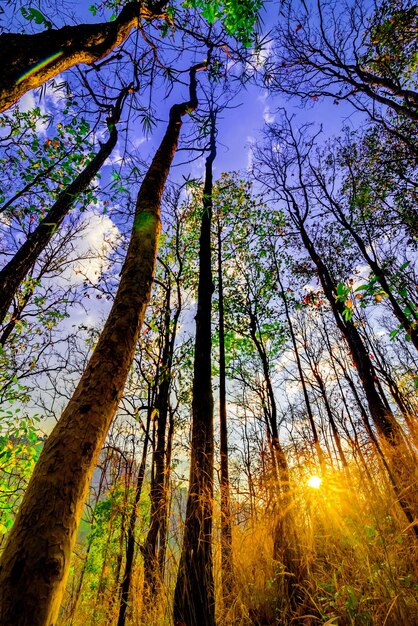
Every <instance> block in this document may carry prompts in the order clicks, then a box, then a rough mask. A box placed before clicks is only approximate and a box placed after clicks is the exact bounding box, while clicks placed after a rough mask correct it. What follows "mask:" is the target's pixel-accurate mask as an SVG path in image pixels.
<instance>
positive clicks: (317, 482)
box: [307, 476, 322, 489]
mask: <svg viewBox="0 0 418 626" xmlns="http://www.w3.org/2000/svg"><path fill="white" fill-rule="evenodd" d="M321 484H322V478H319V476H311V477H310V479H309V480H308V482H307V485H308V487H312V489H319V488H320V486H321Z"/></svg>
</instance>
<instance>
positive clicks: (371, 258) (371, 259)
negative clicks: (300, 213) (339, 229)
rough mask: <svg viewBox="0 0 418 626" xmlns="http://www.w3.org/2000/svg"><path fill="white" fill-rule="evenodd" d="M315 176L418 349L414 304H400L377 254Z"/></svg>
mask: <svg viewBox="0 0 418 626" xmlns="http://www.w3.org/2000/svg"><path fill="white" fill-rule="evenodd" d="M315 176H316V179H317V181H318V182H319V184H320V185H321V187H322V189H323V190H324V192H325V194H326V197H327V199H328V201H329V203H330V205H331V207H332V210H333V213H334V215H335V216H336V218H337V220H338V221H339V222H340V224H341V225H342V226H343V227H344V228H345V229H346V230H347V231H348V232H349V233H350V235H351V236H352V237H353V239H354V241H355V242H356V244H357V246H358V248H359V250H360V252H361V254H362V255H363V258H364V260H365V261H366V263H368V265H369V266H370V269H371V270H372V272H373V273H374V275H375V276H376V278H377V280H378V281H379V284H380V286H381V287H382V289H383V291H385V292H386V294H387V298H388V300H389V302H390V305H391V307H392V311H393V313H394V315H395V316H396V317H397V319H398V321H399V322H400V323H401V324H402V325H403V327H404V328H405V330H406V332H407V333H408V335H409V336H410V338H411V342H412V343H413V345H414V346H415V348H416V349H417V350H418V330H417V328H416V322H417V320H418V316H417V313H416V312H415V310H414V308H413V306H411V303H410V301H409V300H408V298H403V300H404V303H403V304H404V307H406V308H403V307H402V306H401V305H400V304H399V302H398V301H397V299H396V297H395V295H394V294H393V291H392V287H391V286H390V284H389V282H388V278H387V276H386V273H385V270H384V269H383V268H382V266H381V265H380V264H379V262H378V260H377V258H376V255H375V254H374V252H370V253H369V252H368V248H367V245H366V244H365V242H364V241H363V239H362V237H360V235H359V234H358V233H357V231H356V229H355V228H353V226H352V225H351V224H350V222H349V221H348V220H347V218H346V216H345V215H344V211H343V209H342V208H341V206H340V205H339V204H338V202H336V201H335V200H334V198H333V197H332V196H331V195H330V193H329V191H328V189H327V186H326V184H325V182H324V181H323V180H322V178H321V177H320V176H319V175H318V173H317V172H315ZM405 310H409V312H410V314H411V316H412V317H413V318H414V319H413V320H410V319H409V317H408V315H407V314H406V313H405Z"/></svg>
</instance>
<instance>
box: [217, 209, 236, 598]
mask: <svg viewBox="0 0 418 626" xmlns="http://www.w3.org/2000/svg"><path fill="white" fill-rule="evenodd" d="M218 298H219V423H220V456H221V480H220V488H221V564H222V565H221V572H222V594H223V600H224V605H225V607H228V606H229V605H230V604H231V602H232V600H233V597H232V596H233V592H234V562H233V553H232V515H231V496H230V486H229V468H228V424H227V415H226V368H225V320H224V293H223V276H222V237H221V225H220V222H219V216H218Z"/></svg>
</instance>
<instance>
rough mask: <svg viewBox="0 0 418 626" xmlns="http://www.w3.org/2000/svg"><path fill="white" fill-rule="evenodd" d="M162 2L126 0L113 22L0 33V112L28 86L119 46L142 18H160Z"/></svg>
mask: <svg viewBox="0 0 418 626" xmlns="http://www.w3.org/2000/svg"><path fill="white" fill-rule="evenodd" d="M164 5H165V2H158V3H156V4H155V6H154V7H153V6H152V4H150V5H149V6H147V5H146V4H145V3H144V2H143V1H142V0H141V1H140V2H129V3H128V4H127V5H126V6H125V7H124V8H123V9H122V11H121V12H120V14H119V16H118V17H117V18H116V20H115V21H114V22H105V23H100V24H79V25H78V26H64V27H63V28H60V29H57V30H56V29H50V30H45V31H43V32H42V33H37V34H34V35H26V34H17V33H4V34H2V35H0V66H1V68H2V78H1V82H0V113H1V112H2V111H5V110H6V109H8V108H9V107H11V106H12V105H13V104H15V102H17V101H18V100H19V98H21V97H22V96H23V94H25V93H26V92H27V91H29V90H30V89H34V88H36V87H40V86H41V85H43V84H44V83H45V82H46V81H47V80H49V79H50V78H54V76H57V74H60V73H61V72H64V71H65V70H68V69H69V68H70V67H73V66H74V65H77V64H78V63H94V62H95V61H100V59H103V58H104V57H105V56H107V55H108V54H109V53H110V52H111V51H112V50H113V49H114V48H116V47H117V46H120V45H121V44H122V43H123V42H124V41H125V40H126V38H127V37H128V35H129V33H130V32H131V30H132V29H133V28H135V27H137V26H140V24H141V22H142V20H152V19H153V18H161V17H163V16H162V15H161V10H162V8H163V7H164Z"/></svg>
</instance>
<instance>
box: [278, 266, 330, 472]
mask: <svg viewBox="0 0 418 626" xmlns="http://www.w3.org/2000/svg"><path fill="white" fill-rule="evenodd" d="M274 264H275V267H276V277H277V282H278V283H279V287H280V293H279V295H280V297H281V299H282V301H283V304H284V310H285V315H286V320H287V325H288V326H289V331H290V337H291V339H292V346H293V352H294V353H295V357H296V365H297V368H298V373H299V379H300V383H301V385H302V391H303V397H304V400H305V406H306V411H307V413H308V419H309V424H310V426H311V430H312V436H313V440H314V446H315V450H316V453H317V455H318V460H319V465H320V467H321V470H322V471H324V468H325V459H324V453H323V451H322V448H321V444H320V443H319V436H318V431H317V429H316V424H315V420H314V416H313V413H312V407H311V403H310V400H309V395H308V390H307V388H306V381H305V375H304V373H303V368H302V363H301V360H300V355H299V350H298V346H297V342H296V336H295V332H294V329H293V323H292V318H291V316H290V311H289V305H288V302H287V298H286V294H285V292H284V289H283V283H282V281H281V278H280V268H279V264H278V263H277V260H276V257H274Z"/></svg>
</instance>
